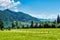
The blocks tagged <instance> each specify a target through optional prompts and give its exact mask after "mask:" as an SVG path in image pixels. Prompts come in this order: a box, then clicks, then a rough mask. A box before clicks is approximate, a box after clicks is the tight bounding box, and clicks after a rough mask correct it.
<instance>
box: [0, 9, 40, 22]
mask: <svg viewBox="0 0 60 40" xmlns="http://www.w3.org/2000/svg"><path fill="white" fill-rule="evenodd" d="M0 18H1V19H2V20H4V21H16V20H18V21H22V22H30V21H32V20H34V21H36V22H39V21H40V20H39V19H38V18H35V17H32V16H30V15H28V14H26V13H23V12H14V11H11V10H9V9H6V10H4V11H1V10H0Z"/></svg>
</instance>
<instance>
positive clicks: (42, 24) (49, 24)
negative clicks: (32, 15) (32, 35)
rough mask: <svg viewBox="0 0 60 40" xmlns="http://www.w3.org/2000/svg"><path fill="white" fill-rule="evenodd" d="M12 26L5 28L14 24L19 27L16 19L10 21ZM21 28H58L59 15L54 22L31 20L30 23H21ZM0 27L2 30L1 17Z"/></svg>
mask: <svg viewBox="0 0 60 40" xmlns="http://www.w3.org/2000/svg"><path fill="white" fill-rule="evenodd" d="M11 25H12V27H10V26H9V27H8V28H7V29H8V30H10V29H14V28H15V26H16V28H17V29H19V28H20V27H19V26H18V21H16V22H15V24H14V22H12V23H11ZM22 28H60V16H59V15H58V16H57V19H56V20H55V21H54V22H50V21H46V22H34V21H33V20H32V21H31V25H30V26H29V25H27V26H26V27H25V25H22ZM0 29H1V30H4V21H3V20H2V19H0Z"/></svg>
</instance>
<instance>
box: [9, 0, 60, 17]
mask: <svg viewBox="0 0 60 40" xmlns="http://www.w3.org/2000/svg"><path fill="white" fill-rule="evenodd" d="M13 1H14V3H17V5H16V6H14V7H12V8H9V9H11V10H15V11H22V12H24V13H27V14H29V15H32V16H34V17H37V18H56V17H57V15H58V14H60V0H13Z"/></svg>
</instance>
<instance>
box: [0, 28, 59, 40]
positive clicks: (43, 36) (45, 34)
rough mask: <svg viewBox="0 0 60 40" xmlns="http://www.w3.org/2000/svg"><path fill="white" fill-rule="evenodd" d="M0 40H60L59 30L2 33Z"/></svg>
mask: <svg viewBox="0 0 60 40" xmlns="http://www.w3.org/2000/svg"><path fill="white" fill-rule="evenodd" d="M0 40H60V29H59V28H47V29H46V28H41V29H37V28H36V29H34V28H33V29H12V30H10V31H8V30H7V31H6V30H4V31H0Z"/></svg>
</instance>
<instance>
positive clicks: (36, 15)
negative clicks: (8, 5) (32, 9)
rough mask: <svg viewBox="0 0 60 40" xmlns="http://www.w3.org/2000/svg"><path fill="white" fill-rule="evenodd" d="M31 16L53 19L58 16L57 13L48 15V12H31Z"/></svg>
mask: <svg viewBox="0 0 60 40" xmlns="http://www.w3.org/2000/svg"><path fill="white" fill-rule="evenodd" d="M30 15H31V16H34V17H37V18H43V19H53V18H55V19H56V18H57V15H55V14H51V15H46V14H40V15H39V14H30Z"/></svg>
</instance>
